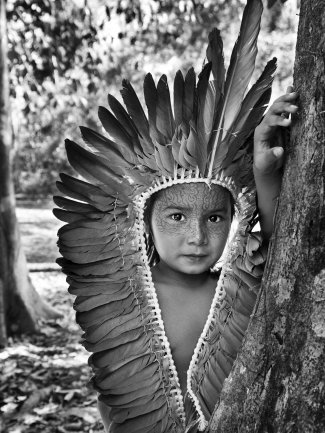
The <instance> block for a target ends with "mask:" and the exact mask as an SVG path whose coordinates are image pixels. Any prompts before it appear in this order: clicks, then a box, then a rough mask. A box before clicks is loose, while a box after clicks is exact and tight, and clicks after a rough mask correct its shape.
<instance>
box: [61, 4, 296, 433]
mask: <svg viewBox="0 0 325 433" xmlns="http://www.w3.org/2000/svg"><path fill="white" fill-rule="evenodd" d="M260 15H261V2H260V1H259V0H250V1H249V2H248V5H247V7H246V9H245V12H244V16H243V22H242V27H241V33H240V36H239V40H238V42H237V48H236V47H235V54H236V55H235V56H233V57H232V60H231V64H230V66H229V71H230V73H229V74H230V75H229V77H230V78H228V76H227V79H226V81H224V78H223V74H224V69H223V67H222V64H223V57H222V52H221V51H220V46H221V40H220V36H219V33H218V32H217V31H214V32H212V34H211V36H210V38H209V46H208V50H207V58H208V61H209V62H208V63H207V64H206V65H205V66H204V68H203V71H202V72H201V74H200V76H199V81H198V83H197V85H196V81H195V75H194V72H193V70H190V71H189V72H188V74H187V75H186V77H185V80H184V79H183V76H182V74H181V73H180V72H179V73H177V75H176V78H175V82H174V112H173V111H172V109H171V104H170V98H169V91H168V86H167V82H166V78H165V77H164V76H163V77H162V78H161V79H160V80H159V82H158V86H157V87H156V86H155V84H154V83H153V80H152V78H151V76H150V75H148V76H147V77H146V80H145V83H144V91H145V99H146V104H147V107H148V115H149V122H148V120H147V118H146V116H145V114H144V112H143V110H142V107H141V104H140V103H139V101H138V99H137V97H136V95H135V93H134V91H133V89H132V87H131V86H130V84H129V83H127V82H125V81H124V82H123V90H122V96H123V99H124V102H125V104H126V106H127V109H128V112H126V111H125V110H124V108H123V107H122V105H121V104H120V103H119V102H118V101H117V100H116V99H115V98H113V97H112V96H109V105H110V108H111V110H112V112H110V111H108V110H106V109H104V108H101V109H100V111H99V116H100V119H101V121H102V123H103V126H104V128H105V129H106V130H107V131H108V133H109V135H110V137H111V138H112V139H108V138H106V137H104V136H102V135H100V134H98V133H95V132H94V131H91V130H89V129H87V128H82V135H83V138H84V139H85V141H86V142H87V143H89V144H90V145H91V146H92V148H93V151H92V152H90V151H89V150H86V149H84V148H82V147H80V146H78V145H77V144H75V143H72V142H70V141H67V153H68V158H69V161H70V163H71V165H72V166H73V167H74V168H75V169H76V170H77V171H78V172H79V173H80V174H81V175H82V176H83V177H85V178H86V179H87V180H88V182H84V181H81V180H79V179H76V178H72V177H70V176H67V175H62V177H61V179H62V182H60V183H58V187H59V189H60V190H61V191H62V192H63V193H64V194H65V195H67V196H68V197H71V198H72V199H74V200H70V199H67V198H62V197H57V198H56V199H55V200H56V203H57V204H58V205H59V206H60V207H61V208H63V210H56V211H55V214H56V215H57V216H58V217H59V218H61V219H62V220H63V221H66V222H68V224H67V225H66V226H64V227H63V228H62V229H60V232H59V237H60V240H59V246H60V251H61V253H62V255H63V256H64V259H62V260H61V261H60V263H61V265H62V267H63V270H64V272H66V273H67V274H68V282H69V284H70V288H69V291H70V292H71V293H72V294H75V295H77V298H76V302H75V309H76V310H77V321H78V323H79V324H80V325H81V327H82V328H83V329H84V331H85V334H84V344H85V347H86V348H87V350H89V351H91V352H94V353H93V355H92V356H91V358H90V364H91V366H92V367H93V369H94V373H95V375H94V378H93V385H94V387H95V389H96V390H97V391H98V392H99V394H100V396H99V409H100V412H101V416H102V418H103V422H104V424H105V428H106V431H110V432H111V433H115V432H117V433H118V432H125V433H135V432H141V433H145V432H171V433H184V432H193V433H194V432H197V431H203V430H206V431H208V428H209V427H208V424H209V419H210V416H211V414H212V412H213V409H214V407H215V405H216V404H217V402H218V399H219V395H220V392H221V389H222V384H223V382H224V380H225V378H226V377H227V376H228V374H229V372H230V369H231V367H232V365H233V362H234V360H235V358H236V355H237V353H238V351H239V349H240V345H241V342H242V338H243V335H244V332H245V330H246V328H247V325H248V321H249V317H250V314H251V313H252V310H253V306H254V301H255V298H256V293H257V290H258V287H259V283H260V279H261V275H262V266H261V265H262V263H263V261H264V259H265V254H264V250H263V248H262V247H261V238H260V236H259V235H258V234H254V233H251V228H252V225H253V223H254V215H255V186H254V183H253V174H252V172H253V170H252V159H251V152H250V136H251V135H252V133H253V131H254V129H255V128H256V129H255V140H254V141H255V146H254V174H255V181H256V190H257V199H258V209H259V213H260V223H261V230H262V233H263V236H264V239H265V240H268V239H269V238H270V236H271V233H272V226H273V214H274V207H275V200H276V197H277V196H278V194H279V188H280V183H281V165H282V159H283V149H282V148H280V147H274V146H273V144H272V143H271V140H272V138H273V137H274V135H275V133H276V129H277V127H278V126H288V125H289V124H290V119H286V118H283V117H282V116H281V114H284V115H287V114H289V113H294V112H296V111H297V107H296V106H295V105H292V104H293V102H294V100H295V99H296V96H297V95H296V94H295V93H292V92H291V90H292V89H289V91H290V93H288V94H286V95H284V96H282V97H281V98H279V99H278V100H277V101H276V102H275V103H274V104H273V105H272V107H271V108H270V110H269V112H268V113H267V114H266V116H265V117H264V120H263V121H262V123H260V120H261V117H262V115H263V113H264V108H265V103H266V102H267V100H268V97H269V88H270V85H271V82H272V73H273V72H274V68H275V62H274V61H271V62H270V63H269V64H268V65H267V66H266V68H265V71H264V73H263V75H262V77H261V79H260V80H259V81H258V82H257V83H256V85H255V86H253V87H252V89H251V90H250V91H249V92H248V93H247V95H246V96H245V97H244V94H245V89H246V85H245V81H247V83H248V81H249V79H250V75H251V72H252V70H250V73H248V74H246V76H244V75H245V74H243V73H242V72H241V71H242V68H243V67H244V65H247V64H251V62H252V61H253V60H254V56H255V55H256V51H255V50H254V44H256V37H257V34H258V28H259V20H260ZM247 41H249V43H250V44H252V47H251V49H250V50H249V53H247V51H246V48H247V43H248V42H247ZM246 42H247V43H246ZM238 59H239V60H238ZM253 63H254V62H253ZM211 71H212V73H213V76H214V80H213V81H212V82H209V76H210V72H211ZM221 94H222V95H223V96H221ZM259 123H260V125H259V126H257V125H258V124H259ZM76 200H77V201H76ZM217 262H220V266H219V267H218V263H217Z"/></svg>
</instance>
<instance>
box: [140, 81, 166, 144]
mask: <svg viewBox="0 0 325 433" xmlns="http://www.w3.org/2000/svg"><path fill="white" fill-rule="evenodd" d="M143 92H144V99H145V101H146V105H147V108H148V117H149V131H150V135H151V137H152V138H153V140H154V141H155V142H158V143H160V144H167V140H166V138H165V137H164V135H163V134H162V133H161V132H159V131H158V129H157V104H158V92H157V88H156V84H155V82H154V79H153V78H152V75H151V74H150V73H149V74H147V75H146V76H145V78H144V82H143Z"/></svg>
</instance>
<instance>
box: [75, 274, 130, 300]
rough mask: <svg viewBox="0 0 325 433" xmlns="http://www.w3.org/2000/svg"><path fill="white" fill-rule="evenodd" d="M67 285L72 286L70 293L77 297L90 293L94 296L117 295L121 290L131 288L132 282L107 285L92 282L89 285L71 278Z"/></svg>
mask: <svg viewBox="0 0 325 433" xmlns="http://www.w3.org/2000/svg"><path fill="white" fill-rule="evenodd" d="M67 283H68V284H70V287H69V293H71V294H72V295H75V296H87V295H89V293H92V294H93V295H99V294H101V293H110V294H113V293H116V292H119V291H120V290H121V291H122V290H123V289H124V287H125V286H127V287H129V286H130V281H129V280H127V281H126V282H125V281H122V282H120V281H118V282H114V283H113V282H110V283H107V282H106V281H104V282H101V281H97V282H94V281H91V282H89V283H87V282H84V281H83V282H81V283H80V282H79V281H75V280H73V279H71V278H70V277H68V278H67Z"/></svg>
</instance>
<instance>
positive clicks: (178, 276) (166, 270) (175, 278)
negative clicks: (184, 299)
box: [152, 261, 211, 290]
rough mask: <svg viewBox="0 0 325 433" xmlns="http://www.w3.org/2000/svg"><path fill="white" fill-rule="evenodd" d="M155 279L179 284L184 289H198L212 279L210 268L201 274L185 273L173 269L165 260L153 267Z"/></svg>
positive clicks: (162, 282)
mask: <svg viewBox="0 0 325 433" xmlns="http://www.w3.org/2000/svg"><path fill="white" fill-rule="evenodd" d="M152 276H153V280H154V281H155V282H157V283H161V284H164V285H165V284H166V285H169V286H170V287H171V286H177V287H178V288H179V289H184V290H197V288H198V287H202V286H204V285H205V284H206V283H207V282H208V281H209V280H210V279H211V272H210V269H208V270H207V271H205V272H203V273H200V274H185V273H183V272H180V271H177V270H175V269H172V268H171V267H169V266H168V265H166V264H165V263H164V262H162V261H160V262H159V263H158V264H157V265H156V266H154V268H153V269H152Z"/></svg>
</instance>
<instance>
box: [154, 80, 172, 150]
mask: <svg viewBox="0 0 325 433" xmlns="http://www.w3.org/2000/svg"><path fill="white" fill-rule="evenodd" d="M156 125H157V129H158V131H159V132H160V133H161V134H162V135H163V136H164V138H165V142H163V143H160V144H168V143H169V144H170V143H171V142H172V138H173V135H174V131H175V122H174V116H173V112H172V107H171V102H170V94H169V88H168V83H167V77H166V75H162V76H161V77H160V79H159V81H158V84H157V117H156Z"/></svg>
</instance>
